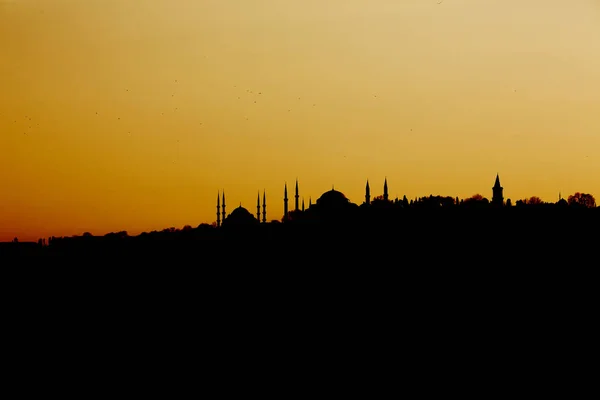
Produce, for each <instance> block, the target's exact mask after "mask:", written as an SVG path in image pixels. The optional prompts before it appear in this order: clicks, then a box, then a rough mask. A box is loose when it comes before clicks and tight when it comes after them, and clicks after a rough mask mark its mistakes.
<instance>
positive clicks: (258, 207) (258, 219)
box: [256, 191, 260, 222]
mask: <svg viewBox="0 0 600 400" xmlns="http://www.w3.org/2000/svg"><path fill="white" fill-rule="evenodd" d="M256 220H257V221H258V222H260V191H259V192H258V193H257V194H256Z"/></svg>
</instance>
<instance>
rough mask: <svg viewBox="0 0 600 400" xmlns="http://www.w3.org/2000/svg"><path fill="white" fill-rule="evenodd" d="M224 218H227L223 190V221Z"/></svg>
mask: <svg viewBox="0 0 600 400" xmlns="http://www.w3.org/2000/svg"><path fill="white" fill-rule="evenodd" d="M225 218H227V213H226V212H225V191H224V190H223V222H225Z"/></svg>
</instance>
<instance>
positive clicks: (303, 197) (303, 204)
mask: <svg viewBox="0 0 600 400" xmlns="http://www.w3.org/2000/svg"><path fill="white" fill-rule="evenodd" d="M302 211H303V212H304V197H303V198H302Z"/></svg>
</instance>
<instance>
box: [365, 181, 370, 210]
mask: <svg viewBox="0 0 600 400" xmlns="http://www.w3.org/2000/svg"><path fill="white" fill-rule="evenodd" d="M365 204H367V205H368V204H371V188H369V180H368V179H367V187H366V189H365Z"/></svg>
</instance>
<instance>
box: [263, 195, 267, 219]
mask: <svg viewBox="0 0 600 400" xmlns="http://www.w3.org/2000/svg"><path fill="white" fill-rule="evenodd" d="M262 222H263V224H266V223H267V192H266V191H264V190H263V219H262Z"/></svg>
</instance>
